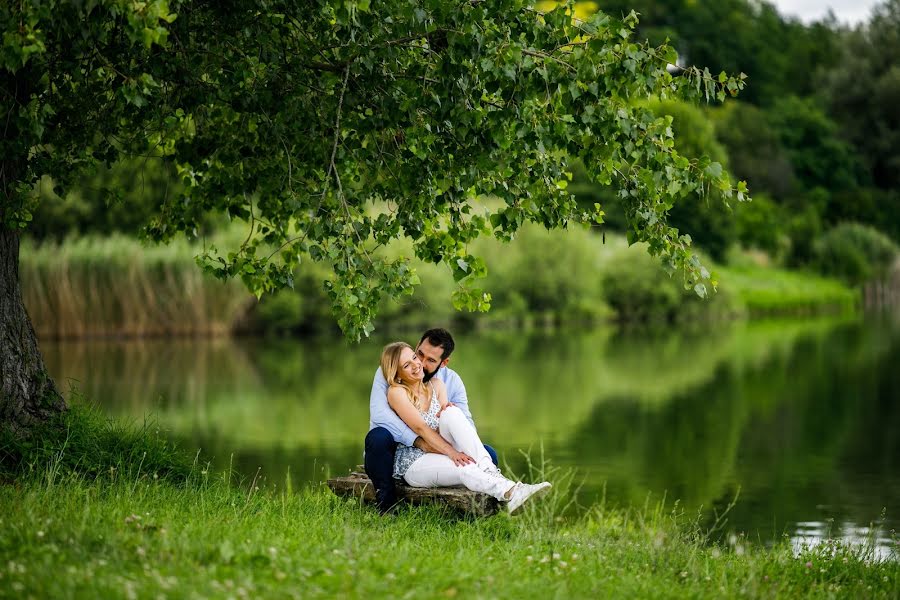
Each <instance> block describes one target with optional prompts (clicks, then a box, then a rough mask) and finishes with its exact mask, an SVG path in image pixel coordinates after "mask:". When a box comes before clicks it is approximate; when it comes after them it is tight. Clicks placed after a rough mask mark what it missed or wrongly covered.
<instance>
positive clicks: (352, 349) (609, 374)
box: [42, 316, 900, 557]
mask: <svg viewBox="0 0 900 600" xmlns="http://www.w3.org/2000/svg"><path fill="white" fill-rule="evenodd" d="M391 339H393V338H390V337H383V336H382V337H381V338H379V339H372V340H367V341H365V342H363V343H361V344H359V345H356V346H351V345H348V344H346V343H345V342H344V341H342V340H340V339H335V340H328V339H315V340H261V339H236V340H230V339H219V340H199V341H198V340H165V341H163V340H158V341H88V342H50V341H45V342H43V343H42V348H43V352H44V356H45V358H46V360H47V365H48V368H49V370H50V372H51V374H52V375H53V376H54V377H55V378H56V380H57V382H58V384H59V385H60V387H61V389H68V388H69V386H70V385H71V386H75V387H77V388H78V389H80V390H81V391H82V392H83V393H84V395H85V396H86V397H87V398H89V399H91V400H93V401H95V402H97V403H98V404H100V405H101V406H102V407H103V408H104V409H105V410H106V411H107V412H108V413H109V414H110V415H113V416H116V417H124V418H129V419H133V420H135V421H137V422H142V421H143V420H144V418H145V416H148V415H149V416H150V417H151V418H152V419H153V420H155V422H157V423H158V425H159V427H160V428H162V429H164V430H166V431H167V432H168V434H169V435H170V437H172V438H173V439H175V440H178V442H179V444H180V445H181V446H182V447H184V448H186V449H188V450H190V451H192V452H196V451H197V450H198V449H199V450H201V456H203V457H205V458H206V460H209V461H211V462H212V464H213V466H214V468H218V469H222V468H226V467H228V466H229V465H231V466H232V467H233V468H234V469H235V470H236V471H238V472H239V473H241V474H242V475H243V476H244V477H245V478H246V480H247V481H249V480H251V479H252V478H254V477H256V476H257V474H259V475H258V476H259V478H260V479H261V480H262V481H264V482H265V483H266V485H269V486H277V487H279V488H280V487H281V486H282V485H284V482H285V476H286V474H287V473H288V472H290V474H291V480H292V482H293V484H294V485H317V484H319V483H320V482H321V481H323V480H324V479H325V478H326V477H327V476H329V475H334V474H341V473H346V472H347V470H348V469H349V468H351V467H353V466H354V465H357V464H360V463H361V462H362V460H361V459H362V442H363V438H364V437H365V433H366V431H367V429H368V397H369V389H370V386H371V383H372V378H373V374H374V371H375V368H376V366H377V364H378V359H379V355H380V350H381V347H382V345H383V344H384V343H385V342H387V341H391ZM406 339H407V341H410V342H414V341H415V340H413V339H412V338H411V337H409V336H406ZM451 367H453V368H454V369H455V370H457V372H459V374H460V375H461V376H462V378H463V380H464V381H465V384H466V387H467V390H468V394H469V399H470V408H471V409H472V412H473V414H474V416H475V420H476V423H477V424H478V427H479V431H480V433H481V435H482V438H483V439H484V440H485V442H487V443H489V444H491V445H493V446H494V447H495V448H496V449H497V450H498V451H499V453H500V455H501V459H502V460H505V461H506V463H507V464H508V465H509V467H510V468H511V469H512V470H513V472H517V473H523V472H525V471H526V469H527V463H528V460H529V459H528V458H526V457H530V461H531V462H532V463H540V462H541V460H542V457H543V459H544V460H547V461H549V464H550V465H552V467H554V468H555V469H556V476H561V475H562V474H564V473H567V472H569V473H572V471H573V470H574V472H573V473H572V474H573V476H574V480H575V481H576V483H577V484H578V485H579V486H580V487H579V488H578V493H577V496H576V499H577V503H578V505H579V506H580V507H582V508H583V507H585V506H589V505H591V504H593V503H595V502H597V501H598V500H599V499H601V498H604V499H605V502H606V503H607V504H610V505H616V506H635V505H641V506H642V505H644V504H645V503H647V502H650V503H657V502H659V501H661V500H665V502H666V503H667V505H668V506H669V507H672V506H674V505H675V501H676V500H677V507H678V510H683V511H684V513H685V516H686V518H687V519H690V518H693V516H694V515H696V514H698V511H699V512H700V514H701V522H702V524H703V527H712V525H713V523H714V522H715V515H716V514H720V513H721V512H722V511H724V510H725V509H726V507H728V506H729V505H730V504H731V503H732V502H733V501H735V499H736V502H734V506H733V507H732V508H731V509H730V511H728V513H727V515H726V517H725V519H724V521H720V523H719V530H720V532H721V535H724V536H728V538H729V539H731V540H734V539H735V537H734V536H735V535H736V536H738V537H737V539H749V540H750V541H751V542H761V543H764V544H765V543H771V542H772V541H773V540H774V539H777V538H781V537H783V536H788V537H790V538H791V539H792V540H793V542H794V543H795V544H797V545H800V544H804V543H810V544H815V543H819V542H821V541H822V540H825V539H828V538H838V539H844V540H849V541H855V542H858V541H863V540H865V539H868V538H874V539H875V540H876V553H877V555H878V556H882V557H884V556H889V555H891V554H892V552H893V555H894V556H895V557H896V553H897V550H896V548H894V549H893V550H892V547H893V546H895V544H896V542H895V541H894V540H896V534H895V533H894V531H895V530H896V529H897V528H898V527H897V525H898V522H900V318H898V317H897V316H893V317H892V316H881V317H866V318H861V317H854V318H839V319H838V318H832V319H811V320H802V319H794V320H779V321H754V322H749V323H732V324H724V325H722V324H719V325H714V326H711V327H707V326H704V327H702V328H701V327H697V328H695V329H664V330H661V331H653V332H648V331H646V330H621V329H616V328H612V327H610V328H602V329H597V330H592V331H576V332H572V331H552V332H537V333H522V332H519V331H512V330H510V331H489V332H480V333H472V334H465V335H459V336H458V338H457V351H456V353H455V354H454V355H453V358H452V360H451ZM572 510H576V511H577V510H579V508H578V507H574V508H573V509H572ZM741 534H743V535H745V536H746V538H741V537H740V535H741Z"/></svg>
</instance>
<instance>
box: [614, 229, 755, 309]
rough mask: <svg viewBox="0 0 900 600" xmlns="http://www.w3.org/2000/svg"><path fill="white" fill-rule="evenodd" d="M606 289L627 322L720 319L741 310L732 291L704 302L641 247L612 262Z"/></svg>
mask: <svg viewBox="0 0 900 600" xmlns="http://www.w3.org/2000/svg"><path fill="white" fill-rule="evenodd" d="M706 262H707V264H708V261H706ZM603 288H604V295H605V296H606V301H607V302H608V303H609V305H610V306H611V307H612V308H613V309H614V310H615V312H616V315H617V319H618V320H620V321H626V322H636V323H641V322H646V323H659V322H665V323H673V322H683V321H690V320H697V319H718V318H723V317H725V316H727V315H730V314H734V313H738V312H740V310H741V309H740V306H739V305H738V303H737V301H736V300H735V297H734V295H733V294H732V293H731V292H729V291H725V290H723V289H720V290H719V291H718V292H717V293H715V294H714V295H712V296H711V297H709V298H707V299H703V298H700V297H699V296H697V294H696V293H695V292H694V291H693V290H692V289H685V288H684V286H683V285H682V280H681V278H680V277H679V276H678V275H677V274H676V275H674V276H671V277H670V276H669V275H668V274H667V273H666V272H665V271H664V270H663V268H662V267H661V266H660V264H659V263H658V261H657V260H656V259H653V258H651V257H650V256H649V255H648V254H647V253H646V251H645V250H644V249H643V248H641V247H639V246H632V247H631V248H629V249H628V251H627V252H624V253H620V254H619V255H618V256H616V258H615V260H613V261H611V262H610V263H609V265H608V266H607V268H606V270H605V272H604V275H603Z"/></svg>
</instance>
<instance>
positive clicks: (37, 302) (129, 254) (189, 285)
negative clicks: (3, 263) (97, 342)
mask: <svg viewBox="0 0 900 600" xmlns="http://www.w3.org/2000/svg"><path fill="white" fill-rule="evenodd" d="M197 252H198V249H197V248H196V247H193V246H191V245H190V244H189V243H187V242H186V241H184V240H177V241H175V242H173V243H171V244H169V245H167V246H151V245H146V244H142V243H141V242H139V241H137V240H135V239H133V238H128V237H125V236H122V235H113V236H111V237H106V238H99V237H93V236H91V237H83V238H71V239H68V240H66V241H64V242H62V243H60V244H57V243H53V242H47V243H43V244H40V245H38V244H35V243H33V242H30V241H28V240H24V241H23V244H22V249H21V261H20V278H21V281H22V293H23V299H24V302H25V306H26V307H27V308H28V312H29V314H30V316H31V320H32V322H33V324H34V327H35V330H36V332H37V334H38V336H39V337H42V338H63V339H64V338H84V337H108V336H118V337H133V336H172V335H198V336H210V335H222V334H225V333H228V332H229V331H230V330H231V328H232V324H233V323H234V322H235V320H236V318H237V316H238V315H239V314H241V312H242V311H244V310H246V308H247V306H248V303H252V300H251V299H250V296H249V294H248V293H247V292H246V291H245V290H243V288H241V286H240V284H239V283H236V282H228V283H223V282H220V281H217V280H215V279H213V278H211V277H209V276H207V275H205V274H204V273H202V272H201V270H200V269H199V268H198V267H197V265H196V263H195V261H194V255H196V254H197Z"/></svg>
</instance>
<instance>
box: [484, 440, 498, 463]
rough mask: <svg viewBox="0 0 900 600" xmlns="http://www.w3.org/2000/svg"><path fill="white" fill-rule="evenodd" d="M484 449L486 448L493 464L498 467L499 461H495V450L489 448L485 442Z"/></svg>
mask: <svg viewBox="0 0 900 600" xmlns="http://www.w3.org/2000/svg"><path fill="white" fill-rule="evenodd" d="M484 449H485V450H487V453H488V454H489V455H490V456H491V460H492V461H493V463H494V466H495V467H499V466H500V463H499V462H497V451H496V450H494V449H493V448H491V447H490V446H488V445H487V444H484Z"/></svg>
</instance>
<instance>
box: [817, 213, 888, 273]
mask: <svg viewBox="0 0 900 600" xmlns="http://www.w3.org/2000/svg"><path fill="white" fill-rule="evenodd" d="M813 252H814V264H815V266H816V268H818V270H819V271H820V272H822V273H823V274H825V275H832V276H835V277H840V278H841V279H843V280H845V281H847V282H848V283H851V284H861V283H863V282H864V281H868V280H870V279H873V278H879V277H883V276H884V274H885V273H886V272H887V270H888V269H889V268H890V267H891V265H892V264H893V263H894V261H895V260H896V258H897V253H898V248H897V245H896V244H895V243H894V242H893V241H891V239H890V238H889V237H887V236H886V235H884V234H883V233H881V232H880V231H878V230H877V229H875V228H874V227H870V226H868V225H862V224H859V223H844V224H842V225H838V226H837V227H835V228H834V229H832V230H830V231H828V232H827V233H825V235H823V236H822V237H821V238H820V239H819V240H817V241H816V243H815V245H814V248H813Z"/></svg>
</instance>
